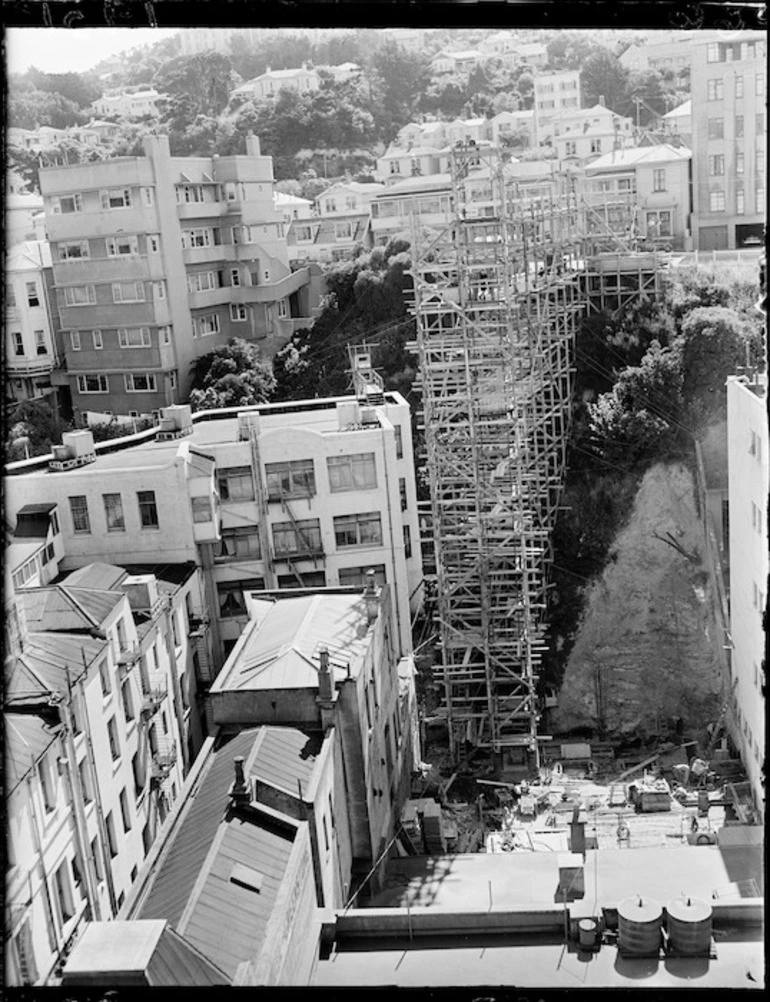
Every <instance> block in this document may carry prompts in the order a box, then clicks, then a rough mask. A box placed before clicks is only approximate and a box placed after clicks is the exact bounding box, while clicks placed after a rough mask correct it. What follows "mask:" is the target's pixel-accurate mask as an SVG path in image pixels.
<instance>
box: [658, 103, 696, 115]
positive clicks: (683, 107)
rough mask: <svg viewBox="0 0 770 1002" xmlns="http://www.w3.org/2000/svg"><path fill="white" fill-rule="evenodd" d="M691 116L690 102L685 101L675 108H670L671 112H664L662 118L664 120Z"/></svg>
mask: <svg viewBox="0 0 770 1002" xmlns="http://www.w3.org/2000/svg"><path fill="white" fill-rule="evenodd" d="M690 115H692V100H689V101H685V102H684V103H683V104H679V105H677V106H676V108H672V109H671V111H669V112H666V114H665V115H664V116H663V117H664V118H689V117H690Z"/></svg>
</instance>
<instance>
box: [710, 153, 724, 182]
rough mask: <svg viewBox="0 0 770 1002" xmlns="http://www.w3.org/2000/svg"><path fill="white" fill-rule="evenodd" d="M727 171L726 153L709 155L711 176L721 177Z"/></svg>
mask: <svg viewBox="0 0 770 1002" xmlns="http://www.w3.org/2000/svg"><path fill="white" fill-rule="evenodd" d="M724 172H725V157H724V153H717V154H716V155H715V156H710V157H709V174H710V175H711V177H721V176H722V175H724Z"/></svg>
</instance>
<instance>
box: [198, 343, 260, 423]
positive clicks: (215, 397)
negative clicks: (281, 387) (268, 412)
mask: <svg viewBox="0 0 770 1002" xmlns="http://www.w3.org/2000/svg"><path fill="white" fill-rule="evenodd" d="M192 376H193V380H192V390H191V391H190V396H189V403H190V406H191V407H192V409H193V410H194V411H200V410H206V409H208V408H212V407H241V406H248V405H250V404H260V403H263V402H264V401H265V400H267V399H268V398H269V397H270V394H271V393H272V392H273V390H274V388H275V378H274V376H273V371H272V367H271V365H270V362H268V361H267V360H265V359H264V358H263V357H262V352H261V351H260V350H259V348H258V347H257V346H256V345H255V344H252V343H250V342H249V341H244V339H243V338H230V340H229V341H228V342H227V344H226V345H220V347H219V348H215V349H214V350H213V351H210V352H209V353H208V354H206V355H201V356H200V358H197V359H196V360H195V362H194V363H193V366H192Z"/></svg>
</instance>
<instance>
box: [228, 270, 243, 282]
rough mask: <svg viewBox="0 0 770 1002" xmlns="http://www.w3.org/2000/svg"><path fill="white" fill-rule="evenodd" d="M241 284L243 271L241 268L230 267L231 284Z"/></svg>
mask: <svg viewBox="0 0 770 1002" xmlns="http://www.w3.org/2000/svg"><path fill="white" fill-rule="evenodd" d="M240 284H241V272H240V269H239V268H231V269H230V285H234V286H239V285H240Z"/></svg>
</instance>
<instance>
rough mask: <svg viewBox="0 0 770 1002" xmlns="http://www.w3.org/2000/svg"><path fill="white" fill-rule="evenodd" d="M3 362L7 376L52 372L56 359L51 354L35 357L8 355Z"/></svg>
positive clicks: (37, 374)
mask: <svg viewBox="0 0 770 1002" xmlns="http://www.w3.org/2000/svg"><path fill="white" fill-rule="evenodd" d="M5 364H6V369H7V372H8V375H9V376H14V377H19V376H44V375H47V374H48V373H49V372H53V369H54V366H55V365H56V360H55V358H54V357H53V355H41V356H39V357H38V358H36V359H30V358H26V357H24V356H20V355H8V356H6V360H5Z"/></svg>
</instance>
